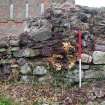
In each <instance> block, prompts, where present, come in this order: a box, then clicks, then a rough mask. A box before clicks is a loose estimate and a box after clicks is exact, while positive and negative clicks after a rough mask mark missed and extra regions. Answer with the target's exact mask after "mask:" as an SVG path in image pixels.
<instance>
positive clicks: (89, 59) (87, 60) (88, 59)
mask: <svg viewBox="0 0 105 105" xmlns="http://www.w3.org/2000/svg"><path fill="white" fill-rule="evenodd" d="M81 57H82V58H81V59H82V62H83V63H90V62H92V57H91V56H90V55H88V54H85V53H83V54H82V55H81Z"/></svg>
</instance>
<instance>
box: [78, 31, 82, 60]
mask: <svg viewBox="0 0 105 105" xmlns="http://www.w3.org/2000/svg"><path fill="white" fill-rule="evenodd" d="M77 37H78V42H77V43H78V46H77V47H78V57H79V59H81V53H82V32H81V31H78V33H77Z"/></svg>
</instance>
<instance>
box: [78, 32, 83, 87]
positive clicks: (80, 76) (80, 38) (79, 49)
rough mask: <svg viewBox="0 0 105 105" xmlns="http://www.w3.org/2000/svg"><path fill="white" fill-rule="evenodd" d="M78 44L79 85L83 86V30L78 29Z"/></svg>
mask: <svg viewBox="0 0 105 105" xmlns="http://www.w3.org/2000/svg"><path fill="white" fill-rule="evenodd" d="M77 38H78V40H77V41H78V42H77V43H78V44H77V51H78V59H79V87H80V88H81V86H82V69H81V53H82V32H81V31H78V33H77Z"/></svg>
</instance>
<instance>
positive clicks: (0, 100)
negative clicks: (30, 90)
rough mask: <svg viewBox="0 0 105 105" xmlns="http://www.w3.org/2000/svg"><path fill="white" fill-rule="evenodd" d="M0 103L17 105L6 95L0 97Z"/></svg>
mask: <svg viewBox="0 0 105 105" xmlns="http://www.w3.org/2000/svg"><path fill="white" fill-rule="evenodd" d="M0 105H18V104H16V103H15V102H14V101H13V100H11V99H9V98H6V97H4V96H3V97H0Z"/></svg>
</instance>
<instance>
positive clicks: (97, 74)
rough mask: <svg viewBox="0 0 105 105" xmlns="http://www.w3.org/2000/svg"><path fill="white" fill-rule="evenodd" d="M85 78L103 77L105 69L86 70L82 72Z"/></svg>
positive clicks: (104, 76)
mask: <svg viewBox="0 0 105 105" xmlns="http://www.w3.org/2000/svg"><path fill="white" fill-rule="evenodd" d="M84 78H85V79H100V78H105V71H103V70H97V71H96V70H87V71H85V73H84Z"/></svg>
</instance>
